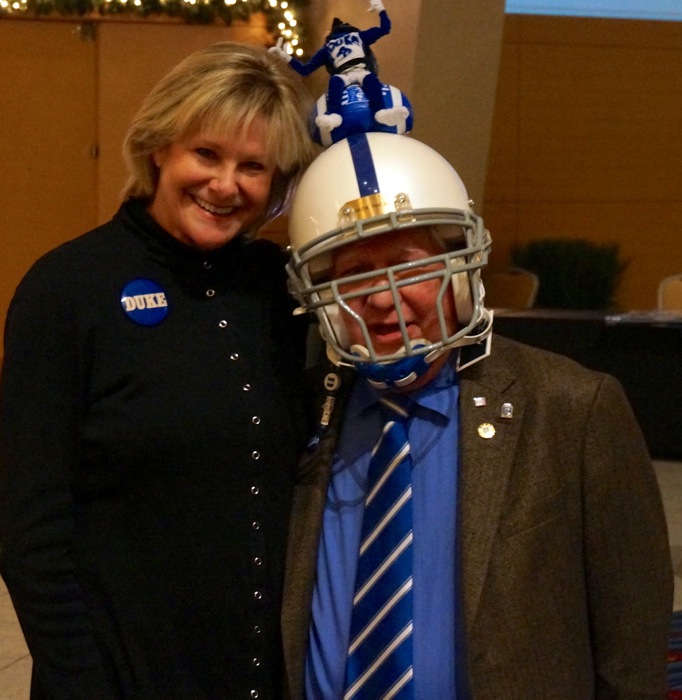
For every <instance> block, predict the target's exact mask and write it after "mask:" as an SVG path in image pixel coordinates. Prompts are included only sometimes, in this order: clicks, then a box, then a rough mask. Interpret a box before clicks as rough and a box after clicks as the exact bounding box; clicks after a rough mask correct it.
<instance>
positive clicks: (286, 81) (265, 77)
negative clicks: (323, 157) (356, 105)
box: [123, 42, 314, 225]
mask: <svg viewBox="0 0 682 700" xmlns="http://www.w3.org/2000/svg"><path fill="white" fill-rule="evenodd" d="M310 107H311V99H310V97H309V95H308V93H307V91H306V90H305V88H304V87H303V84H302V82H301V79H300V77H299V76H298V75H297V74H296V72H295V71H293V70H292V69H291V68H290V67H289V66H288V65H287V64H286V63H285V62H284V61H283V60H282V59H280V58H279V57H278V56H275V55H272V54H270V53H268V51H267V50H266V49H265V48H263V47H258V46H251V45H248V44H239V43H235V42H220V43H217V44H213V45H212V46H208V47H207V48H204V49H201V50H199V51H196V52H195V53H193V54H191V55H190V56H188V57H187V58H185V59H184V60H183V61H181V62H180V63H179V64H177V65H176V66H175V68H173V69H172V70H171V71H170V72H169V73H168V74H167V75H166V76H165V77H164V78H162V79H161V81H160V82H159V83H158V84H157V85H156V87H154V88H153V89H152V91H151V92H150V93H149V94H148V95H147V97H146V98H145V99H144V101H143V103H142V106H141V107H140V109H139V111H138V113H137V114H136V115H135V117H134V118H133V121H132V122H131V124H130V127H129V128H128V133H127V134H126V137H125V140H124V143H123V157H124V159H125V161H126V165H127V166H128V171H129V178H128V182H127V183H126V186H125V188H124V191H123V195H124V197H141V198H146V199H151V198H152V197H153V195H154V193H155V192H156V187H157V184H158V176H159V169H158V167H157V166H156V164H155V163H154V161H153V157H152V154H153V153H154V152H155V151H158V150H159V149H162V148H164V147H165V146H168V145H169V144H171V143H173V142H174V141H176V140H177V139H178V138H183V137H185V136H188V135H192V134H195V133H197V132H199V131H202V130H205V129H207V130H211V131H214V130H219V131H221V132H224V133H229V134H233V135H234V138H239V137H240V136H241V135H242V134H243V133H244V131H246V130H248V128H249V126H250V124H251V122H252V121H253V119H254V118H255V117H257V116H262V117H264V118H265V119H266V122H267V133H266V148H267V150H268V152H269V153H271V154H272V155H273V156H274V160H275V163H276V174H275V177H274V179H273V183H272V187H271V192H270V199H269V202H268V206H267V208H266V212H265V214H264V216H263V219H262V220H261V221H260V222H259V225H262V224H263V223H265V222H266V221H268V220H270V219H272V218H274V217H275V216H277V215H278V214H279V213H280V212H281V211H282V210H283V209H284V207H285V206H286V204H287V203H288V200H289V197H290V195H291V192H292V190H293V187H294V186H295V184H296V182H297V181H298V178H299V177H300V175H301V174H302V172H303V170H305V168H306V166H307V165H308V164H309V163H310V161H311V160H312V158H313V155H314V146H313V142H312V140H311V138H310V135H309V132H308V115H309V112H310Z"/></svg>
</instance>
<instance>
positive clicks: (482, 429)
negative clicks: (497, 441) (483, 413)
mask: <svg viewBox="0 0 682 700" xmlns="http://www.w3.org/2000/svg"><path fill="white" fill-rule="evenodd" d="M478 434H479V435H480V436H481V437H482V438H483V439H484V440H490V438H491V437H494V436H495V426H494V425H493V424H492V423H481V425H479V426H478Z"/></svg>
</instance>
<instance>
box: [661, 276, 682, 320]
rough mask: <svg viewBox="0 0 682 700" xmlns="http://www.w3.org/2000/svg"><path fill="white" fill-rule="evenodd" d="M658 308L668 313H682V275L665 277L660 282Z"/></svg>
mask: <svg viewBox="0 0 682 700" xmlns="http://www.w3.org/2000/svg"><path fill="white" fill-rule="evenodd" d="M657 307H658V308H659V309H661V310H666V311H672V310H675V311H682V274H679V275H670V277H664V278H663V279H662V280H661V281H660V282H659V284H658V304H657Z"/></svg>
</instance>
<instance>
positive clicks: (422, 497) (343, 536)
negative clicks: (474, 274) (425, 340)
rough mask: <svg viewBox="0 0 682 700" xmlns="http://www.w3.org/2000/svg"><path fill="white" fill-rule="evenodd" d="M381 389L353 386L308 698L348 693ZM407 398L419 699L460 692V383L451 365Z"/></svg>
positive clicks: (316, 607) (329, 520) (329, 521)
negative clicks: (366, 501) (355, 593)
mask: <svg viewBox="0 0 682 700" xmlns="http://www.w3.org/2000/svg"><path fill="white" fill-rule="evenodd" d="M380 395H381V392H379V391H377V390H375V389H373V388H372V387H370V386H369V385H368V384H366V383H365V382H363V381H357V382H356V384H355V387H354V388H353V392H352V394H351V396H350V397H349V401H348V405H347V409H346V415H345V420H344V425H343V430H342V433H341V437H340V440H339V444H338V446H337V452H336V455H335V458H334V463H333V465H332V479H331V482H330V484H329V489H328V491H327V503H326V506H325V512H324V522H323V527H322V535H321V539H320V548H319V553H318V562H317V579H316V584H315V590H314V594H313V606H312V622H311V626H310V640H309V647H308V656H307V659H306V678H305V686H306V698H308V700H338V699H339V698H342V697H343V681H344V672H345V666H346V655H347V648H348V636H349V630H350V618H351V611H352V599H353V589H354V584H355V570H356V563H357V553H358V547H359V540H360V531H361V528H362V515H363V510H364V505H363V503H364V496H365V486H366V480H367V470H368V468H369V460H370V452H371V450H372V448H373V447H374V444H375V443H376V441H377V439H378V436H379V434H380V431H381V427H382V420H381V416H380V415H379V411H378V408H377V407H376V402H377V400H378V398H379V397H380ZM409 396H410V398H411V399H412V400H413V401H415V402H416V403H417V408H416V410H415V412H414V414H413V416H412V418H411V419H410V422H409V424H408V432H409V440H410V448H411V451H412V459H413V477H412V501H413V534H414V547H413V557H414V564H413V596H414V613H413V625H414V631H413V646H414V653H413V669H414V679H415V680H414V688H415V697H417V698H455V697H456V691H455V687H456V678H455V654H456V649H455V646H456V634H455V629H456V626H457V623H458V621H457V620H456V615H457V610H458V606H457V605H456V602H455V601H456V595H455V590H456V589H455V584H456V581H455V576H456V571H455V550H456V547H455V534H456V532H455V530H456V507H455V504H456V503H457V465H458V457H457V452H458V451H457V445H458V424H459V421H458V397H459V386H458V384H457V373H456V371H455V369H454V367H453V366H452V363H446V365H445V366H444V368H443V370H441V372H440V374H439V375H438V376H437V377H436V378H435V379H434V380H433V381H431V382H430V383H429V384H428V385H427V386H425V387H424V388H422V389H420V390H418V391H416V392H413V393H410V394H409Z"/></svg>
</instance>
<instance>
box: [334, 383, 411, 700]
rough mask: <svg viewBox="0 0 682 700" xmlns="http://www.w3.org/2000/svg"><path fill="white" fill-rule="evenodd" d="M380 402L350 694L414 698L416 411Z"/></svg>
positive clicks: (370, 699)
mask: <svg viewBox="0 0 682 700" xmlns="http://www.w3.org/2000/svg"><path fill="white" fill-rule="evenodd" d="M380 408H381V411H382V414H383V415H384V418H385V419H386V420H387V422H386V425H385V426H384V429H383V432H382V435H381V437H380V438H379V442H378V443H377V445H376V447H375V448H374V451H373V453H372V458H371V460H370V465H369V474H368V491H367V496H366V498H365V513H364V518H363V522H362V536H361V539H360V552H359V555H358V570H357V575H356V578H355V596H354V598H353V615H352V620H351V630H350V643H349V649H348V660H347V665H346V682H345V688H346V691H345V694H344V700H351V698H352V699H353V700H378V699H379V698H384V699H386V700H388V699H389V698H400V699H401V700H402V699H407V698H413V697H414V683H413V680H412V486H411V479H412V473H411V472H412V458H411V456H410V446H409V443H408V441H407V420H408V418H409V413H408V411H407V410H406V409H405V408H404V407H403V406H402V405H401V404H399V403H398V402H397V401H396V400H395V399H394V398H388V397H384V398H383V399H381V402H380Z"/></svg>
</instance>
